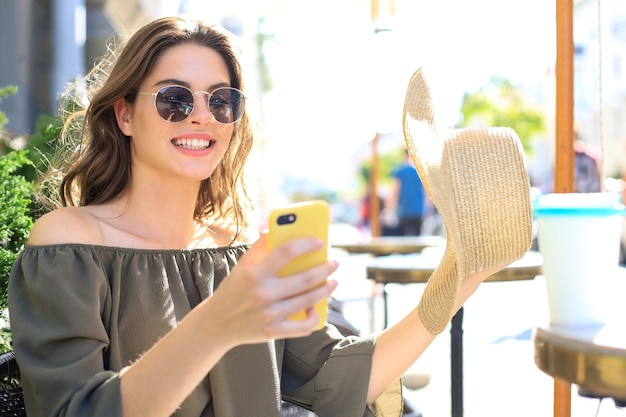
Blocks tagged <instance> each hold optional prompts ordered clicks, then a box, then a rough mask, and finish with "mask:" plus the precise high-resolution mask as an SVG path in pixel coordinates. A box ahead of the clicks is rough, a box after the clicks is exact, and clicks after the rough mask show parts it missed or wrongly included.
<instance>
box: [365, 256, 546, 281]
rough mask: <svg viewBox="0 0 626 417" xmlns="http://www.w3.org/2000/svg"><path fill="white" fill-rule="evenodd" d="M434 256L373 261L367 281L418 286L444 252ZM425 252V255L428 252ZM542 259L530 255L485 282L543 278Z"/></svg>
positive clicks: (369, 265)
mask: <svg viewBox="0 0 626 417" xmlns="http://www.w3.org/2000/svg"><path fill="white" fill-rule="evenodd" d="M433 249H436V250H433V251H432V252H433V253H421V254H411V255H388V256H381V257H378V258H375V259H372V261H371V262H369V263H368V264H367V267H366V275H367V278H369V279H372V280H374V281H376V282H378V283H383V284H390V283H404V284H408V283H419V282H427V281H428V279H429V278H430V276H431V275H432V273H433V271H434V270H435V268H436V267H437V266H438V265H439V261H440V260H441V256H442V254H443V249H440V248H433ZM429 251H431V250H430V249H425V250H424V252H429ZM542 265H543V258H542V257H541V255H540V254H539V252H536V251H528V252H527V253H526V254H525V255H524V256H523V257H522V258H520V259H518V260H517V261H515V262H513V263H511V264H510V265H508V266H507V267H506V268H504V269H502V270H500V271H498V272H496V273H495V274H493V275H491V276H490V277H489V278H487V279H486V281H487V282H489V281H492V282H493V281H521V280H530V279H533V278H535V277H536V276H537V275H541V273H542V271H541V266H542Z"/></svg>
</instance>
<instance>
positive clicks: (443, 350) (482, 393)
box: [331, 251, 626, 417]
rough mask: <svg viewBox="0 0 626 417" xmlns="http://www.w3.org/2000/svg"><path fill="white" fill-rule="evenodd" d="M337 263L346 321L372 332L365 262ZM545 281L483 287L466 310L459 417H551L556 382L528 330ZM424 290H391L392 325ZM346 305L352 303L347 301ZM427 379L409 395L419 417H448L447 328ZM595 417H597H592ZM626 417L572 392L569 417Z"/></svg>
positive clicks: (417, 367)
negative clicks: (537, 359)
mask: <svg viewBox="0 0 626 417" xmlns="http://www.w3.org/2000/svg"><path fill="white" fill-rule="evenodd" d="M331 256H332V257H333V258H334V259H337V260H338V261H339V262H340V267H339V270H338V271H337V273H336V275H335V276H336V277H337V279H338V280H339V287H338V289H337V291H336V293H335V295H336V296H337V298H338V299H341V300H348V302H347V303H346V304H345V314H346V316H347V317H348V319H349V320H351V321H352V322H353V323H355V325H356V326H357V327H359V328H360V329H362V332H363V333H367V332H369V331H370V327H369V326H370V317H369V305H368V303H367V301H366V300H367V297H368V296H369V295H370V294H371V292H372V289H373V286H372V283H371V281H368V280H367V279H365V266H366V263H367V261H368V260H369V259H370V258H369V256H367V255H351V256H350V255H348V254H346V253H345V252H341V251H331ZM543 285H544V283H543V278H542V277H537V278H536V279H535V280H533V281H518V282H490V283H484V284H482V285H481V287H480V288H479V289H478V291H477V292H476V293H475V294H474V295H473V296H472V297H471V298H470V300H469V301H468V302H467V303H466V304H465V308H464V321H463V329H464V339H463V349H464V351H463V352H464V370H463V372H464V417H503V416H506V417H517V416H520V417H521V416H524V417H527V416H533V417H552V416H553V380H552V378H551V377H550V376H548V375H546V374H544V373H543V372H542V371H540V370H539V369H538V368H537V367H536V365H535V363H534V345H533V340H532V330H533V328H534V326H536V325H540V324H543V323H545V322H546V321H547V306H546V301H545V294H544V291H545V290H544V287H543ZM423 289H424V284H407V285H401V284H391V285H388V286H387V291H388V294H389V298H388V300H389V323H390V324H393V323H395V322H397V321H398V320H399V319H400V318H402V317H403V316H404V315H405V314H406V313H408V312H409V311H410V310H411V309H413V308H415V306H416V305H417V303H418V301H419V299H420V296H421V293H422V291H423ZM350 300H351V301H350ZM382 308H383V307H382V301H381V299H380V296H378V297H377V298H376V301H375V303H374V317H373V324H374V326H375V329H376V330H380V329H381V327H382V317H383V311H382ZM412 370H414V371H416V372H428V373H430V374H431V381H430V383H429V384H428V386H426V387H424V388H421V389H419V390H416V391H409V390H407V393H406V395H407V396H408V397H409V398H411V399H412V400H413V401H414V402H415V404H416V405H417V406H418V407H419V408H420V410H421V411H422V413H423V415H424V417H440V416H450V415H451V413H450V336H449V326H448V329H446V330H445V331H444V332H443V333H442V334H440V335H439V336H438V337H437V339H436V340H435V341H434V342H433V344H432V345H431V346H430V347H429V349H428V350H427V351H426V352H425V354H424V355H423V356H422V357H421V358H420V359H419V360H418V361H417V362H416V363H415V364H414V366H413V369H412ZM596 412H597V414H596ZM594 416H597V417H626V409H619V408H616V407H615V404H614V403H613V400H611V399H605V400H603V401H601V402H600V401H599V400H597V399H589V398H584V397H580V396H579V395H578V393H577V388H576V387H575V386H574V387H572V417H594Z"/></svg>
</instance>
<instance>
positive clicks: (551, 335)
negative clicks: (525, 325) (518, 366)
mask: <svg viewBox="0 0 626 417" xmlns="http://www.w3.org/2000/svg"><path fill="white" fill-rule="evenodd" d="M619 317H620V318H622V319H621V320H617V321H615V322H610V323H608V324H605V325H598V326H580V327H565V326H555V325H549V326H546V327H537V328H535V331H534V343H535V363H536V365H537V367H538V368H539V369H541V370H542V371H543V372H545V373H547V374H548V375H550V376H552V377H553V378H559V379H561V380H564V381H566V382H568V383H570V384H576V385H578V387H579V388H580V389H581V393H584V395H587V396H594V397H611V398H613V399H615V400H617V401H620V402H622V403H623V402H626V333H625V332H624V328H625V325H626V321H624V319H623V317H624V316H619Z"/></svg>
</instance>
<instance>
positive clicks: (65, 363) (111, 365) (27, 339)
mask: <svg viewBox="0 0 626 417" xmlns="http://www.w3.org/2000/svg"><path fill="white" fill-rule="evenodd" d="M247 249H248V246H245V245H240V246H232V247H225V248H214V249H194V250H141V249H126V248H117V247H104V246H92V245H81V244H63V245H49V246H29V247H27V248H25V249H24V250H23V251H22V253H21V254H20V256H19V258H18V259H17V261H16V263H15V265H14V267H13V270H12V273H11V277H10V281H9V314H10V320H11V331H12V335H13V341H14V350H15V354H16V357H17V360H18V364H19V366H20V372H21V378H22V386H23V391H24V398H25V402H26V407H27V414H28V416H29V417H44V416H46V417H50V416H64V417H78V416H80V417H83V416H90V417H116V416H121V399H120V389H119V382H120V375H119V372H120V370H121V369H122V368H124V367H126V366H128V365H130V364H131V363H132V362H133V361H135V360H136V359H137V358H139V357H140V356H141V354H142V353H144V352H145V351H146V350H148V349H150V347H151V346H152V345H153V344H154V343H155V342H156V341H157V340H158V339H159V338H160V337H162V336H163V335H164V334H166V333H167V332H168V331H169V330H171V329H172V328H174V327H176V325H177V324H178V323H179V322H180V321H181V320H182V318H183V317H184V316H185V315H186V314H187V313H188V312H189V311H190V310H191V309H192V308H194V306H196V305H197V304H198V303H199V302H200V301H201V300H203V299H205V298H207V297H210V296H211V294H212V293H213V291H214V290H215V289H216V288H217V287H218V285H219V283H220V282H221V281H222V280H223V279H224V278H225V277H226V276H227V275H228V274H229V272H230V270H231V269H232V268H233V266H235V265H236V263H237V261H238V259H239V258H240V256H241V255H243V254H244V253H245V251H246V250H247ZM374 344H375V337H374V336H371V337H367V338H357V337H349V338H343V337H342V336H341V335H340V334H339V332H338V331H337V330H336V329H334V327H332V326H327V327H325V328H324V329H322V330H320V331H317V332H314V333H313V334H311V335H310V336H308V337H303V338H297V339H288V340H273V341H268V342H267V343H263V344H255V345H242V346H239V347H237V348H234V349H232V350H231V351H229V352H228V353H227V354H226V355H225V356H224V357H223V358H222V359H221V360H220V361H219V363H217V364H216V366H215V367H214V368H213V369H212V370H211V371H210V373H209V374H208V375H207V377H206V378H205V380H204V382H203V383H202V384H200V385H199V386H198V387H196V389H195V390H194V391H193V392H192V393H191V394H190V395H189V397H188V398H187V399H186V400H185V401H184V402H183V404H182V405H181V406H180V408H179V410H178V411H177V412H176V413H175V416H176V417H213V416H214V417H278V416H280V415H281V411H280V404H281V399H287V400H290V401H292V402H296V403H299V404H302V405H304V406H308V407H309V408H312V409H313V410H314V411H315V413H316V414H317V415H319V416H320V417H326V416H329V417H330V416H341V417H351V416H355V417H359V416H372V415H379V416H383V415H384V416H400V415H401V410H402V393H401V384H400V382H399V381H398V383H396V384H393V386H392V387H390V389H389V390H388V391H387V392H386V393H384V394H383V395H382V396H381V397H380V398H379V400H378V401H376V403H375V404H374V405H373V406H372V407H371V408H368V407H366V405H365V398H366V393H367V386H368V380H369V373H370V366H371V356H372V351H373V348H374ZM181 354H182V355H184V354H185V352H181ZM161 366H163V367H164V368H165V367H167V366H170V365H169V364H168V363H167V362H165V363H163V364H161Z"/></svg>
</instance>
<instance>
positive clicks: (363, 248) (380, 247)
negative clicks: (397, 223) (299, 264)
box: [332, 236, 446, 256]
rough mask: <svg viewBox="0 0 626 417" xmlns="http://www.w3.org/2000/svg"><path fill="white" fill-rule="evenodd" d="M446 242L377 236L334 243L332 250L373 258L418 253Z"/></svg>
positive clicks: (434, 238) (414, 237)
mask: <svg viewBox="0 0 626 417" xmlns="http://www.w3.org/2000/svg"><path fill="white" fill-rule="evenodd" d="M445 242H446V238H445V237H441V236H379V237H372V238H369V239H364V240H361V241H354V242H345V243H342V242H340V243H334V244H332V246H333V247H334V248H338V249H343V250H345V251H347V252H348V253H353V254H359V253H369V254H371V255H374V256H383V255H391V254H408V253H418V252H420V251H422V250H423V249H424V248H427V247H432V246H438V245H441V244H444V243H445Z"/></svg>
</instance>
